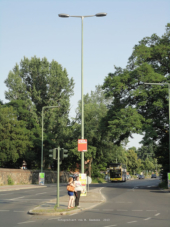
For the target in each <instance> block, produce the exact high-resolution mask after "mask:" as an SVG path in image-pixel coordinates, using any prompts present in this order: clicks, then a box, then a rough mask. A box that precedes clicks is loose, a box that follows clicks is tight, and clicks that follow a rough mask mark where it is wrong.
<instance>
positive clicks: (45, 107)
mask: <svg viewBox="0 0 170 227" xmlns="http://www.w3.org/2000/svg"><path fill="white" fill-rule="evenodd" d="M56 107H58V106H43V108H42V141H41V142H42V143H41V173H42V172H43V130H44V129H43V127H44V123H43V110H44V109H47V108H56Z"/></svg>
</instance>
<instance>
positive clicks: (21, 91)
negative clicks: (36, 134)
mask: <svg viewBox="0 0 170 227" xmlns="http://www.w3.org/2000/svg"><path fill="white" fill-rule="evenodd" d="M5 84H6V86H7V87H8V91H6V92H5V96H6V99H8V100H10V101H14V100H23V101H25V102H26V103H28V104H29V105H30V108H31V111H33V113H32V116H33V118H34V119H36V123H37V124H38V125H39V127H42V125H41V121H42V107H44V106H57V107H58V108H55V109H45V111H44V162H45V166H48V164H49V162H50V159H49V157H48V150H49V149H51V148H52V146H53V145H54V146H58V145H61V146H62V145H63V143H64V138H65V136H64V133H65V130H66V127H67V125H68V124H69V119H68V114H69V109H70V96H71V95H73V86H74V82H73V79H72V78H71V79H69V78H68V74H67V71H66V69H63V68H62V66H61V65H60V64H58V63H57V62H56V61H54V60H52V62H50V63H49V62H48V61H47V59H46V58H43V59H42V60H41V59H39V58H37V57H33V58H31V59H30V60H29V59H28V58H26V57H24V59H23V60H21V62H20V67H19V65H18V64H16V66H15V67H14V69H13V70H12V71H10V72H9V74H8V78H7V79H6V80H5ZM32 129H33V128H32ZM32 129H31V130H32Z"/></svg>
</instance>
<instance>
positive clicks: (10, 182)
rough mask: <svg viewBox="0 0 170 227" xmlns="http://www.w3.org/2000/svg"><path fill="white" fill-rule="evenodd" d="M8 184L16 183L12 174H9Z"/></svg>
mask: <svg viewBox="0 0 170 227" xmlns="http://www.w3.org/2000/svg"><path fill="white" fill-rule="evenodd" d="M8 185H14V181H13V180H12V178H11V176H8Z"/></svg>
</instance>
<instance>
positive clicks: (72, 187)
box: [67, 177, 75, 209]
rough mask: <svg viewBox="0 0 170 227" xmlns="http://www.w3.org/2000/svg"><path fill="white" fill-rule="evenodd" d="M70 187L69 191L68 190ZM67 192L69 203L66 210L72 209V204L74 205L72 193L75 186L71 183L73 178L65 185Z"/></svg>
mask: <svg viewBox="0 0 170 227" xmlns="http://www.w3.org/2000/svg"><path fill="white" fill-rule="evenodd" d="M68 186H71V187H70V189H72V190H70V189H68V188H69V187H68ZM67 190H68V195H69V201H68V209H70V208H73V203H74V191H75V186H74V182H73V178H72V177H70V178H69V180H68V185H67Z"/></svg>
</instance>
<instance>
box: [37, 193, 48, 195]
mask: <svg viewBox="0 0 170 227" xmlns="http://www.w3.org/2000/svg"><path fill="white" fill-rule="evenodd" d="M46 193H47V192H42V193H38V194H36V195H41V194H46Z"/></svg>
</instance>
